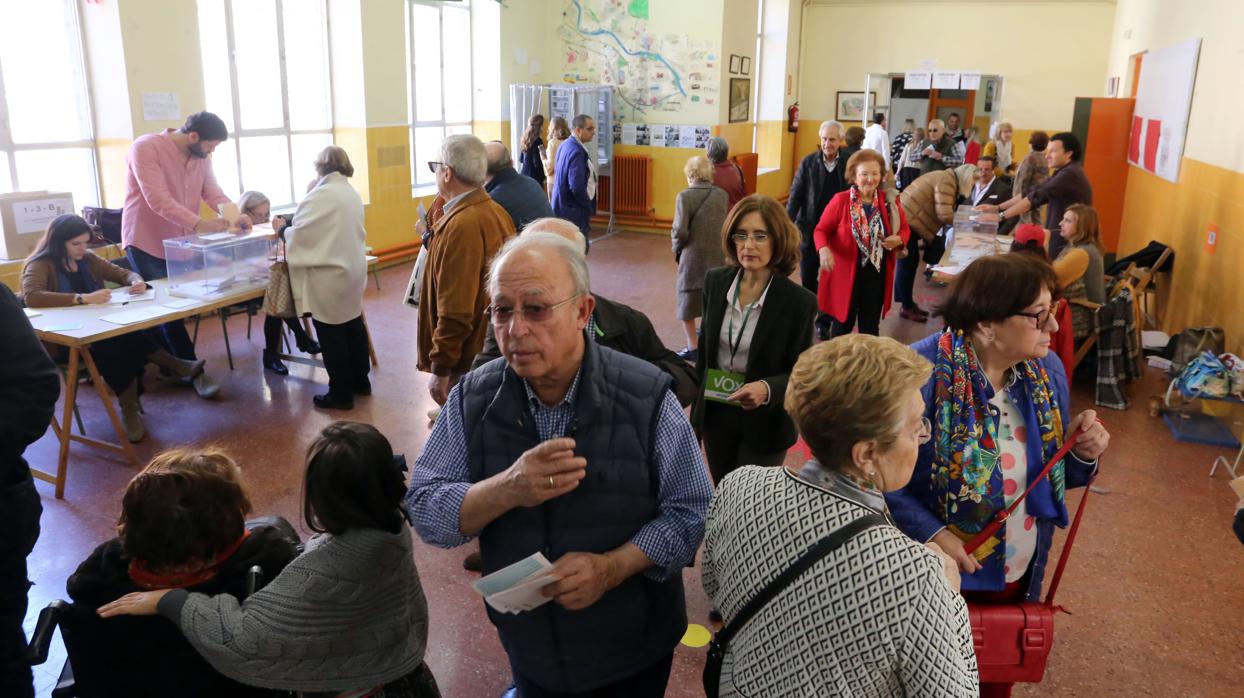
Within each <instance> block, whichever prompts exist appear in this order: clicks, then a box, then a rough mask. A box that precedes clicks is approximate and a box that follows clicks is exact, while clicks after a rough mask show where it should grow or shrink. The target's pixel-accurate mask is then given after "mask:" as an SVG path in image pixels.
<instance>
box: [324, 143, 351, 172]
mask: <svg viewBox="0 0 1244 698" xmlns="http://www.w3.org/2000/svg"><path fill="white" fill-rule="evenodd" d="M315 172H316V174H318V175H319V176H321V177H323V176H325V175H329V174H332V173H333V172H340V173H341V174H343V175H345V176H347V177H353V176H354V165H351V164H350V156H349V155H347V154H346V150H345V148H342V147H340V146H336V145H330V146H328V147H326V148H324V149H323V150H321V151H320V154H319V155H316V156H315Z"/></svg>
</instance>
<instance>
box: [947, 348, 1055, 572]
mask: <svg viewBox="0 0 1244 698" xmlns="http://www.w3.org/2000/svg"><path fill="white" fill-rule="evenodd" d="M1012 371H1013V372H1014V376H1015V387H1013V388H1012V390H1014V391H1022V392H1023V393H1024V394H1026V395H1028V396H1029V398H1030V399H1031V403H1032V409H1033V410H1034V411H1035V412H1036V416H1037V425H1038V426H1039V428H1040V432H1041V451H1042V453H1043V454H1045V458H1046V459H1047V461H1048V459H1049V458H1051V457H1052V456H1053V455H1054V453H1055V452H1056V451H1058V449H1059V447H1060V446H1062V440H1063V417H1062V411H1061V410H1060V409H1059V407H1058V404H1057V403H1056V402H1055V401H1054V396H1053V393H1052V390H1053V389H1052V386H1051V385H1050V377H1049V375H1048V374H1047V373H1046V371H1045V369H1044V368H1043V367H1042V366H1041V364H1039V363H1037V362H1036V361H1034V360H1028V361H1025V362H1023V363H1021V364H1018V365H1016V366H1015V367H1014V368H1013V369H1012ZM988 387H989V381H988V379H987V378H986V377H985V372H984V371H983V370H981V368H980V365H979V363H978V361H977V358H976V352H975V350H973V348H972V341H971V340H970V339H969V338H968V337H965V336H964V334H963V333H962V332H955V331H951V330H947V331H945V332H943V333H942V336H941V338H940V339H939V340H938V343H937V360H936V361H935V363H934V367H933V401H934V403H935V405H936V407H935V408H934V414H933V420H932V421H933V451H934V455H933V483H932V484H933V491H934V493H935V500H936V502H937V507H938V511H936V512H935V513H937V514H938V515H939V516H940V517H941V519H942V521H945V522H946V525H947V526H948V527H949V528H950V529H951V530H952V531H954V532H955V533H956V534H957V535H959V536H960V537H961V538H963V539H964V540H967V539H969V538H971V537H972V536H973V535H975V534H976V533H979V532H980V531H981V529H983V528H984V527H985V526H986V525H987V524H988V523H989V522H990V521H991V520H992V519H993V517H994V514H996V513H997V512H998V511H999V510H1001V509H1003V508H1004V507H1005V505H1004V498H1003V493H1002V476H1001V471H1000V470H999V469H998V458H999V453H1000V450H999V448H998V433H997V424H996V422H995V420H994V419H993V417H992V416H991V415H990V413H989V400H988V398H987V397H986V396H987V395H989V391H988ZM1030 465H1031V464H1030ZM1040 465H1044V463H1042V464H1040ZM995 476H996V477H995ZM1049 479H1050V484H1051V485H1052V486H1053V488H1054V496H1055V497H1056V498H1058V499H1062V497H1063V492H1064V489H1065V487H1066V483H1065V479H1064V472H1063V464H1062V463H1059V464H1058V465H1055V466H1054V468H1053V469H1052V470H1051V471H1050V476H1049ZM1004 530H1005V529H999V532H998V534H997V535H995V537H994V538H993V539H992V540H990V541H989V542H988V543H986V544H985V545H982V546H981V547H980V548H978V549H977V552H976V556H977V557H978V558H980V559H984V557H986V556H988V555H989V554H990V553H991V552H992V551H993V550H994V548H995V547H996V546H997V544H998V542H999V541H1000V539H1001V535H1002V532H1003V531H1004Z"/></svg>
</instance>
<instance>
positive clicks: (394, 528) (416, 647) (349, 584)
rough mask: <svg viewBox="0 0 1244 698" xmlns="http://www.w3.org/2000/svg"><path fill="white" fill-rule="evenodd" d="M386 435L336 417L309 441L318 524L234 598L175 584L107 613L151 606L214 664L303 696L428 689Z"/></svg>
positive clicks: (397, 476) (433, 692)
mask: <svg viewBox="0 0 1244 698" xmlns="http://www.w3.org/2000/svg"><path fill="white" fill-rule="evenodd" d="M398 460H400V459H395V458H394V456H393V449H392V447H391V446H390V445H389V441H388V440H387V439H386V438H385V437H384V436H383V435H382V434H381V433H380V432H379V431H376V429H375V428H374V427H372V426H370V425H367V424H361V423H358V422H335V423H333V424H331V425H329V426H328V427H326V428H325V429H324V431H323V432H321V433H320V436H319V438H317V439H316V440H315V442H314V443H313V444H312V445H311V448H310V449H309V450H308V453H307V470H306V476H305V482H304V485H303V490H304V492H305V497H304V501H303V511H304V514H305V516H306V519H307V525H308V526H309V527H310V528H311V529H312V530H314V531H317V532H318V533H320V535H318V536H316V537H314V538H312V539H311V540H310V541H309V542H308V544H307V549H306V552H304V553H303V554H302V555H300V556H298V557H297V558H295V559H294V560H293V562H291V563H289V565H288V566H286V567H285V569H284V570H282V571H281V573H280V574H278V575H277V576H276V578H275V579H273V580H272V581H271V582H270V583H269V584H268V585H267V586H265V587H264V588H263V589H261V590H259V591H257V592H255V593H254V594H252V595H251V596H250V597H248V598H247V599H246V601H244V602H243V603H241V604H239V603H238V601H237V599H236V598H235V597H233V596H231V595H229V594H219V595H217V596H205V595H203V594H198V593H190V592H187V591H186V590H184V589H162V590H159V591H147V592H137V593H132V594H126V595H125V596H122V597H121V598H120V599H117V600H116V601H113V602H112V603H109V604H106V605H104V606H102V607H101V608H100V609H99V614H100V615H101V616H103V617H105V618H109V617H113V616H118V615H153V614H156V613H158V614H159V615H161V616H164V617H165V618H168V619H169V620H171V621H172V622H174V623H176V624H177V626H178V627H179V628H181V631H182V633H183V634H185V636H186V638H187V639H188V640H189V641H190V644H191V645H193V646H194V648H195V649H196V650H197V651H198V652H199V653H200V654H201V655H203V657H204V658H205V659H206V660H207V661H208V662H209V663H210V664H211V665H212V666H213V667H214V668H215V669H216V670H217V671H219V672H220V673H222V674H224V675H225V676H228V677H230V678H232V679H234V680H236V681H240V682H242V683H245V684H249V685H252V686H260V687H263V688H272V689H278V690H286V691H296V692H300V693H301V695H302V696H304V698H321V696H335V695H338V694H340V693H342V692H345V691H351V692H354V691H360V692H366V691H372V690H378V689H382V688H383V690H384V692H385V693H388V694H391V695H393V694H396V695H402V696H418V697H420V698H422V697H425V696H426V697H429V698H430V697H438V696H439V695H440V692H439V690H438V689H437V687H436V680H435V679H434V678H433V677H432V673H431V671H430V670H429V669H428V668H427V665H425V664H424V663H423V657H424V651H425V649H426V647H427V638H428V607H427V600H426V599H425V598H424V595H423V587H422V586H421V585H420V583H419V573H418V571H417V570H416V569H415V562H414V557H413V555H412V544H411V536H410V526H409V525H408V523H407V521H406V518H405V515H404V513H403V512H402V510H401V508H400V504H401V500H402V496H403V495H404V494H405V491H406V485H405V477H404V476H403V474H402V472H401V469H402V468H401V466H399V465H398V464H397V463H398Z"/></svg>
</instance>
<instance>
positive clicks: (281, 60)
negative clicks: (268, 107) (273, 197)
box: [276, 0, 298, 201]
mask: <svg viewBox="0 0 1244 698" xmlns="http://www.w3.org/2000/svg"><path fill="white" fill-rule="evenodd" d="M276 51H277V59H278V60H277V64H278V65H279V66H280V70H281V118H283V119H284V120H285V126H284V129H283V131H284V135H285V153H286V161H287V162H288V164H289V193H290V196H293V197H294V200H295V201H296V200H297V199H298V197H297V195H296V194H295V192H296V191H297V190H296V188H295V187H294V138H293V136H291V135H290V132H289V74H288V73H287V72H286V67H285V12H284V10H283V7H282V0H276Z"/></svg>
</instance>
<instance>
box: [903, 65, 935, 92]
mask: <svg viewBox="0 0 1244 698" xmlns="http://www.w3.org/2000/svg"><path fill="white" fill-rule="evenodd" d="M932 81H933V74H932V73H930V72H928V71H927V70H921V71H917V72H911V73H903V89H904V90H927V89H929V88H930V87H932Z"/></svg>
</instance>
